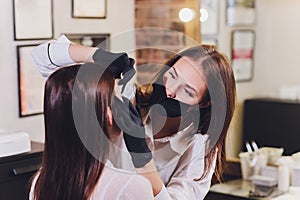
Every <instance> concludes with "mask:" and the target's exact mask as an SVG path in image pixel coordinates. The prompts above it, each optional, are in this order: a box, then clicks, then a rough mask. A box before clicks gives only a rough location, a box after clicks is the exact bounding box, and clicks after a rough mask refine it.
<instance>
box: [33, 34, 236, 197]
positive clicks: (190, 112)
mask: <svg viewBox="0 0 300 200" xmlns="http://www.w3.org/2000/svg"><path fill="white" fill-rule="evenodd" d="M32 57H33V60H34V63H35V65H36V66H37V68H38V69H39V71H40V72H41V73H42V75H43V76H46V77H47V76H48V75H49V74H51V73H52V72H53V71H55V70H56V69H57V68H58V66H66V65H72V64H74V63H82V62H96V63H97V62H99V61H101V62H102V63H103V61H104V60H105V61H106V62H107V66H108V67H109V68H110V69H111V70H112V71H113V72H114V70H116V71H118V70H121V71H128V70H130V69H128V68H127V67H126V66H127V65H128V63H130V62H131V61H132V60H131V59H130V58H128V57H127V54H125V53H120V54H113V53H110V52H106V51H103V50H101V49H98V48H94V47H83V46H79V45H74V44H70V42H69V41H68V40H67V38H65V37H61V38H59V39H58V40H57V41H51V42H48V43H44V44H41V45H39V46H38V47H36V48H35V49H34V50H33V52H32ZM129 74H130V73H129ZM115 78H118V77H115ZM128 88H130V87H129V86H128V85H127V86H125V84H124V85H123V89H124V93H125V96H126V97H127V98H129V99H131V97H132V96H133V97H134V95H132V94H136V95H135V98H133V99H134V100H135V102H136V103H137V106H138V107H139V108H140V110H141V113H142V116H143V121H144V124H145V131H146V135H147V136H149V137H150V141H147V142H148V147H149V149H150V150H151V151H152V156H153V159H151V160H150V161H149V159H145V161H143V159H142V156H140V157H139V158H138V159H137V158H135V157H134V155H136V154H135V153H145V155H148V148H147V147H146V148H145V152H143V148H138V149H135V148H136V146H138V145H137V143H135V142H136V141H135V140H134V139H132V140H130V139H129V140H128V139H126V135H124V139H125V144H126V147H127V149H128V150H129V152H130V155H131V156H132V161H133V166H135V168H136V171H137V172H138V173H140V174H141V175H143V176H144V177H146V178H147V179H148V180H149V181H150V183H151V184H152V189H153V194H154V196H155V199H163V200H165V199H180V200H185V199H187V200H199V199H204V197H205V195H206V194H207V192H208V190H209V188H210V183H211V178H212V175H213V173H215V175H216V176H217V177H218V178H220V177H221V175H222V170H223V164H224V160H225V155H226V154H225V138H226V135H227V131H228V128H229V125H230V122H231V119H232V116H233V112H234V107H235V98H236V97H235V95H236V94H235V80H234V76H233V72H232V67H231V65H230V63H229V61H228V59H227V58H226V56H224V55H223V54H221V53H219V52H218V51H217V50H216V48H215V47H214V46H210V45H199V46H195V47H191V48H188V49H186V50H183V51H181V52H179V53H177V54H176V55H174V56H173V57H172V58H171V59H170V60H169V61H168V62H166V67H165V68H163V69H162V71H160V72H159V73H158V75H157V76H156V78H155V80H154V81H153V82H151V83H150V84H147V85H146V86H141V87H138V88H137V92H136V93H132V92H128V90H127V89H128ZM162 108H164V109H162ZM142 155H143V154H142ZM117 156H118V155H116V158H117ZM146 157H147V156H146ZM118 167H120V166H118Z"/></svg>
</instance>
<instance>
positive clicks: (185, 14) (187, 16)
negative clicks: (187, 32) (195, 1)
mask: <svg viewBox="0 0 300 200" xmlns="http://www.w3.org/2000/svg"><path fill="white" fill-rule="evenodd" d="M194 17H195V11H194V10H192V9H190V8H182V9H181V10H180V11H179V19H180V20H181V21H183V22H190V21H192V20H193V19H194Z"/></svg>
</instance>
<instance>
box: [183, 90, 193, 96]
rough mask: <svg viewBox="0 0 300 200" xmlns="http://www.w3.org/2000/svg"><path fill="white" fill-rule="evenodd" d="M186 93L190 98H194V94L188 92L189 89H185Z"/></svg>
mask: <svg viewBox="0 0 300 200" xmlns="http://www.w3.org/2000/svg"><path fill="white" fill-rule="evenodd" d="M184 91H185V93H187V94H188V95H189V97H192V98H194V94H193V93H191V92H190V91H188V90H187V89H184Z"/></svg>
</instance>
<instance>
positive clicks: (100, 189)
mask: <svg viewBox="0 0 300 200" xmlns="http://www.w3.org/2000/svg"><path fill="white" fill-rule="evenodd" d="M151 197H153V194H152V187H151V184H150V182H149V181H148V180H147V179H145V178H144V177H142V176H141V175H138V174H135V173H132V172H125V171H124V170H119V169H116V168H113V167H106V168H105V169H104V171H103V174H102V175H101V178H100V180H99V182H98V184H97V186H96V188H95V191H94V194H93V198H92V199H120V200H121V199H152V198H151Z"/></svg>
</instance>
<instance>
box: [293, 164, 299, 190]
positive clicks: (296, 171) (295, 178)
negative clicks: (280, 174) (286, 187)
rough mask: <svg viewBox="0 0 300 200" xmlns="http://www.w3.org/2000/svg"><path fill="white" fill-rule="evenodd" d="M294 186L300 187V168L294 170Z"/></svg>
mask: <svg viewBox="0 0 300 200" xmlns="http://www.w3.org/2000/svg"><path fill="white" fill-rule="evenodd" d="M292 186H296V187H300V168H293V169H292Z"/></svg>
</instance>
